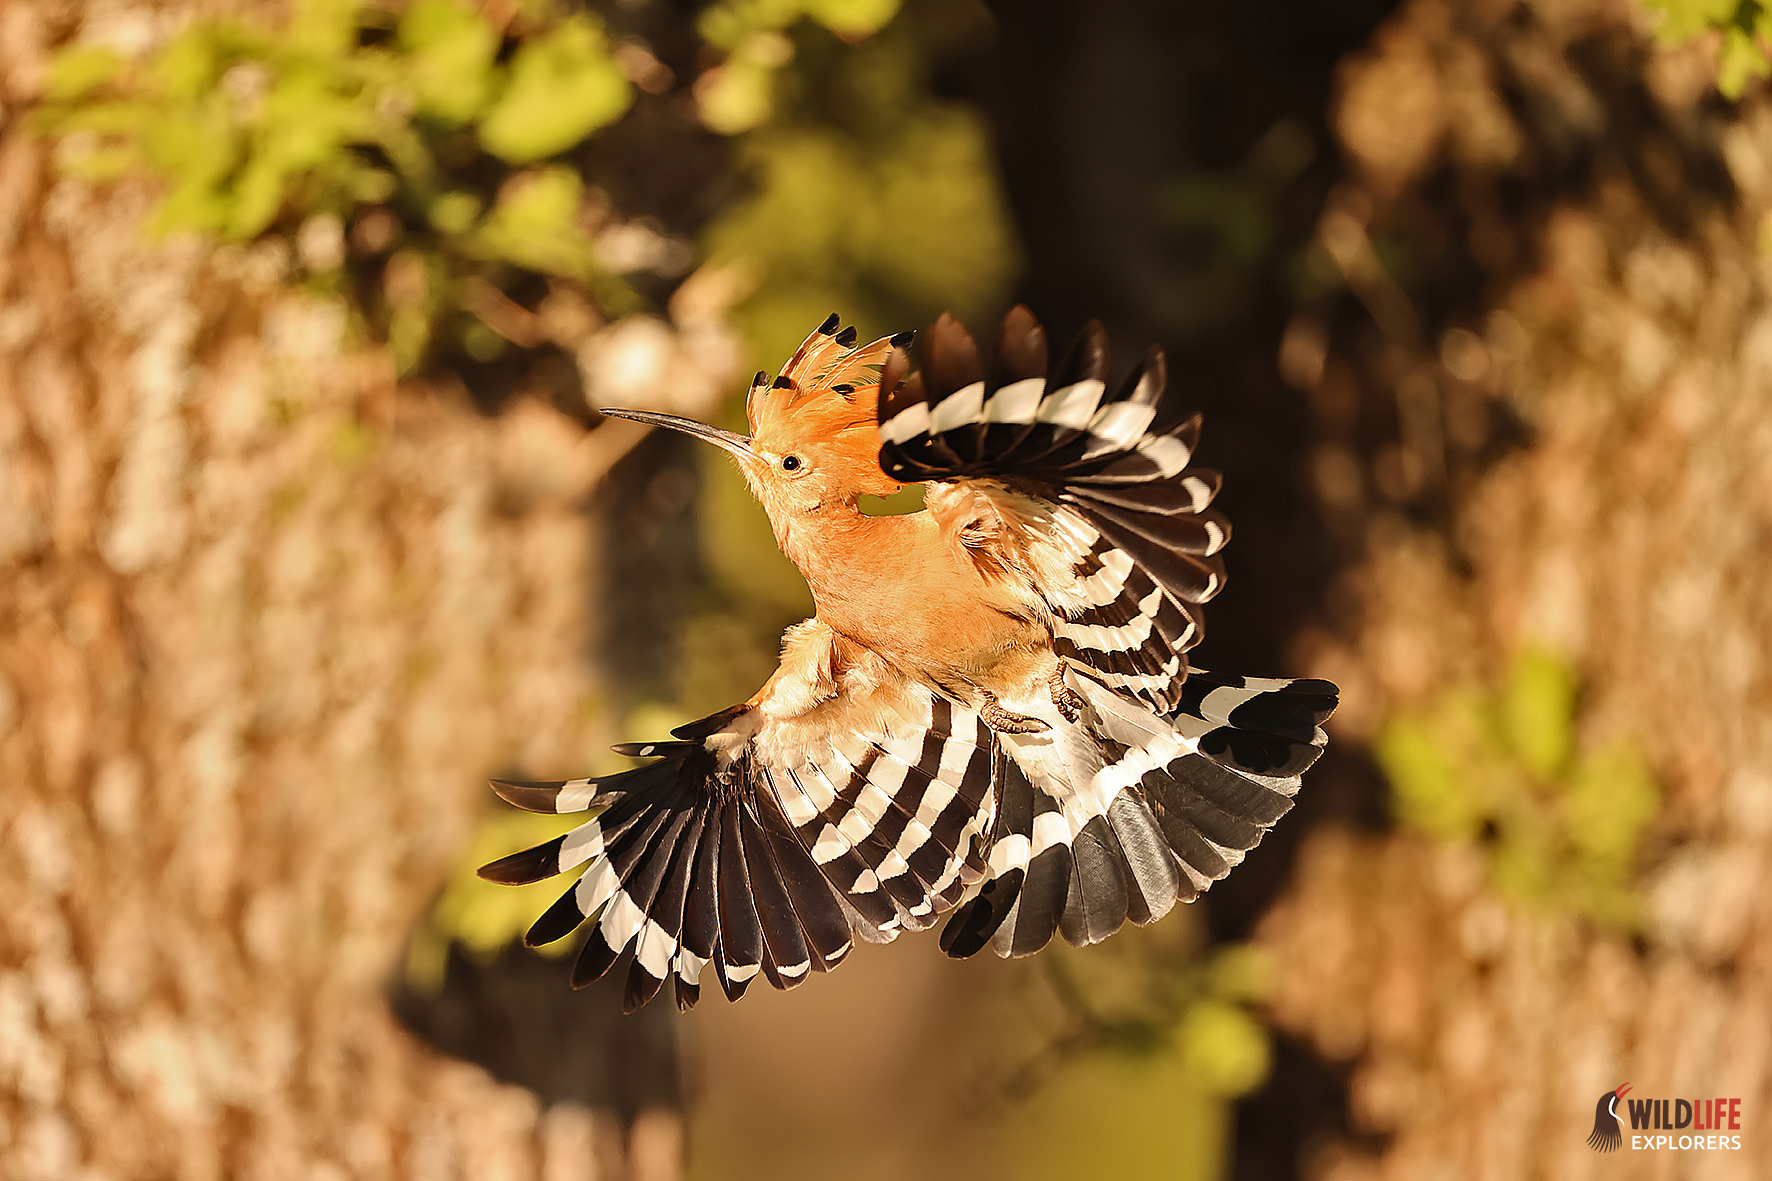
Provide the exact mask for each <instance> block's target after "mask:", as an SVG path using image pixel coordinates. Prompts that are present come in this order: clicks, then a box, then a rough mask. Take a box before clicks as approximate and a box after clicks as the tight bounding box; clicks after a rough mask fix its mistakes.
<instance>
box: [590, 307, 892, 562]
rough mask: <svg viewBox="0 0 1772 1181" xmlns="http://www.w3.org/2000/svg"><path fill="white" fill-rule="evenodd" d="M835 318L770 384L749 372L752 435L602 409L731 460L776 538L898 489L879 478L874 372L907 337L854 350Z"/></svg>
mask: <svg viewBox="0 0 1772 1181" xmlns="http://www.w3.org/2000/svg"><path fill="white" fill-rule="evenodd" d="M840 324H841V321H840V320H839V319H838V317H837V315H836V313H834V312H833V313H832V314H831V316H830V318H829V319H827V320H826V321H825V322H824V323H823V324H821V325H819V326H818V328H817V329H816V330H814V331H813V333H812V335H811V336H808V337H807V338H806V340H805V342H804V343H802V344H801V345H800V347H799V348H798V349H796V350H795V351H794V355H793V356H792V357H790V358H788V363H787V364H786V365H784V366H782V370H781V374H780V375H779V376H777V377H775V378H774V379H773V380H771V378H770V377H769V375H768V374H767V373H758V374H757V376H756V378H755V380H753V381H752V382H751V390H750V393H749V394H748V395H747V396H746V398H745V411H746V414H747V416H748V417H749V418H750V423H751V435H750V436H749V437H748V438H747V437H746V436H744V435H739V434H734V433H733V432H731V431H723V430H720V429H718V428H716V427H711V426H707V425H705V424H702V423H698V422H691V421H689V420H688V419H683V418H675V417H673V416H671V415H667V414H653V413H650V412H647V411H638V410H605V411H604V413H605V414H609V415H611V416H613V417H616V418H632V419H636V420H638V421H640V422H648V423H653V424H655V425H658V426H667V427H671V428H673V429H676V430H681V431H687V432H688V433H690V434H693V435H697V436H699V437H701V438H703V439H706V440H708V441H709V442H711V443H714V444H716V445H718V446H720V447H723V448H725V449H726V450H727V451H728V452H730V453H731V454H732V455H733V457H734V458H735V459H737V460H738V464H739V467H740V468H741V469H742V470H743V471H744V474H745V479H746V481H747V482H748V483H749V484H750V486H751V491H753V492H754V493H756V495H757V499H758V500H760V501H762V502H763V507H764V509H765V510H766V511H767V512H768V513H769V518H770V520H771V521H772V522H773V523H774V524H775V528H776V533H777V534H778V535H781V534H782V533H783V530H784V529H785V528H786V527H787V526H788V525H789V524H790V523H791V522H793V521H795V520H797V519H802V518H804V517H805V516H806V515H808V514H812V513H817V512H820V511H821V510H837V511H842V510H847V511H851V512H852V511H855V504H856V500H857V498H858V497H860V496H863V495H869V496H890V495H891V494H892V493H894V492H896V491H898V490H899V488H900V487H901V485H900V484H899V483H898V482H897V481H896V480H894V479H892V478H891V477H890V476H888V475H887V474H886V473H885V472H883V471H881V470H880V436H879V427H878V423H877V415H876V411H877V407H878V405H879V399H880V369H881V366H883V365H884V364H885V363H886V360H887V358H888V357H890V356H891V355H892V352H893V350H894V349H902V348H904V347H905V346H907V345H908V344H909V343H910V340H911V334H910V333H908V332H905V333H900V334H898V335H896V336H889V337H883V338H881V339H880V340H876V341H874V342H872V343H871V344H866V345H862V344H858V343H857V334H856V330H855V329H854V328H853V327H850V328H841V327H840Z"/></svg>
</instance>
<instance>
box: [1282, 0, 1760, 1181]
mask: <svg viewBox="0 0 1772 1181" xmlns="http://www.w3.org/2000/svg"><path fill="white" fill-rule="evenodd" d="M1648 23H1649V22H1648V17H1647V15H1646V13H1645V11H1644V10H1643V9H1641V8H1639V7H1637V6H1636V5H1634V4H1626V3H1565V2H1561V0H1537V2H1533V3H1527V4H1521V5H1506V4H1504V5H1477V4H1460V3H1452V2H1448V0H1411V2H1410V3H1408V4H1407V5H1405V6H1404V8H1403V9H1402V10H1401V11H1399V12H1398V13H1397V14H1396V15H1395V16H1394V17H1393V18H1392V19H1391V20H1390V21H1388V22H1387V23H1386V25H1385V26H1384V27H1383V28H1382V29H1381V30H1380V31H1379V32H1378V34H1377V35H1376V36H1375V37H1374V38H1373V40H1372V43H1371V45H1370V46H1369V47H1368V48H1367V49H1366V50H1365V51H1364V52H1362V53H1360V54H1358V55H1356V56H1355V57H1353V58H1352V59H1351V60H1350V61H1349V62H1348V63H1347V64H1346V65H1345V66H1344V68H1343V71H1342V73H1341V77H1340V87H1339V94H1338V98H1337V103H1336V107H1335V111H1334V116H1335V127H1336V130H1337V134H1338V139H1339V141H1340V144H1341V146H1342V148H1343V149H1344V151H1345V153H1346V156H1347V159H1348V165H1349V176H1348V178H1347V180H1346V181H1345V182H1344V183H1343V184H1342V185H1341V186H1340V187H1339V188H1337V189H1336V190H1335V192H1334V193H1333V194H1332V195H1331V197H1330V199H1329V200H1328V202H1327V204H1326V207H1325V211H1324V214H1323V216H1322V219H1321V221H1320V223H1319V231H1318V241H1319V242H1320V244H1321V247H1322V250H1323V252H1324V254H1325V255H1327V256H1328V257H1329V258H1331V259H1332V260H1333V262H1334V263H1335V264H1336V266H1337V268H1338V269H1339V270H1340V272H1341V273H1342V275H1343V276H1344V278H1345V281H1346V283H1347V285H1348V287H1349V289H1350V290H1351V291H1352V292H1353V293H1354V294H1355V295H1356V296H1357V298H1358V299H1359V300H1360V301H1361V303H1362V304H1363V305H1364V308H1363V310H1364V313H1365V314H1364V315H1363V316H1361V317H1357V318H1356V319H1358V320H1359V324H1358V326H1357V327H1350V326H1349V325H1350V320H1349V317H1348V316H1347V315H1346V314H1345V310H1344V313H1343V315H1342V318H1341V319H1340V321H1339V326H1338V324H1337V321H1335V320H1333V319H1330V318H1325V317H1324V316H1323V315H1322V312H1323V309H1322V308H1321V307H1318V308H1313V309H1310V310H1307V311H1306V312H1304V313H1302V314H1301V315H1300V317H1299V318H1298V319H1297V320H1295V321H1294V324H1293V326H1292V327H1291V328H1290V329H1289V331H1288V343H1287V345H1286V346H1285V347H1284V348H1283V349H1282V357H1281V361H1282V367H1283V368H1289V369H1290V372H1291V376H1292V377H1293V378H1294V379H1295V380H1296V381H1297V382H1298V384H1299V385H1300V387H1301V388H1303V389H1304V390H1305V391H1306V392H1307V393H1308V396H1309V398H1310V402H1311V409H1312V413H1313V415H1314V417H1315V420H1316V423H1317V428H1318V430H1319V432H1320V436H1319V442H1318V444H1317V448H1316V451H1315V452H1314V454H1313V455H1312V456H1311V458H1310V464H1311V466H1310V470H1311V472H1312V475H1313V477H1314V480H1315V483H1316V491H1317V495H1318V497H1319V500H1320V502H1321V503H1323V504H1324V505H1325V506H1326V515H1327V516H1328V518H1329V520H1330V523H1331V527H1332V528H1333V529H1334V530H1335V531H1336V532H1337V534H1338V535H1339V536H1340V537H1342V538H1344V539H1346V540H1347V541H1348V542H1349V543H1350V544H1352V545H1354V546H1357V547H1358V558H1357V561H1356V562H1355V563H1354V564H1353V565H1352V566H1351V568H1350V569H1349V570H1348V571H1347V572H1346V573H1345V574H1344V575H1343V576H1342V577H1341V579H1340V582H1339V584H1338V586H1337V587H1336V588H1335V589H1334V590H1332V592H1331V595H1330V601H1331V602H1335V603H1338V604H1343V605H1345V607H1344V610H1342V611H1340V612H1338V613H1337V614H1336V615H1335V616H1334V617H1332V618H1329V619H1327V620H1326V621H1325V622H1324V623H1323V624H1321V625H1320V626H1318V627H1315V628H1313V629H1310V630H1309V631H1307V633H1306V635H1305V636H1304V638H1303V639H1302V640H1301V643H1300V651H1301V653H1302V654H1303V655H1304V656H1305V659H1306V660H1307V662H1308V664H1309V666H1310V668H1311V670H1312V671H1315V672H1319V673H1321V674H1322V675H1326V676H1333V677H1335V678H1336V679H1337V680H1339V681H1340V682H1341V684H1342V686H1343V694H1344V696H1343V701H1344V703H1345V704H1344V706H1343V709H1342V712H1341V713H1340V715H1339V716H1338V718H1337V725H1338V733H1337V740H1338V741H1341V742H1349V741H1359V740H1369V739H1371V738H1373V737H1374V736H1375V734H1376V733H1377V732H1378V728H1379V727H1380V725H1381V724H1382V723H1383V722H1384V720H1385V719H1386V717H1387V716H1389V715H1390V714H1392V713H1393V711H1395V710H1398V709H1402V708H1409V707H1414V706H1419V705H1421V704H1423V703H1424V702H1431V701H1433V700H1434V699H1436V698H1437V697H1440V696H1441V695H1443V694H1444V693H1445V692H1446V690H1447V688H1448V687H1451V686H1457V685H1461V684H1470V683H1474V684H1483V683H1494V682H1495V681H1496V680H1497V679H1498V678H1499V677H1500V676H1501V675H1502V673H1503V671H1504V669H1505V667H1506V665H1507V662H1508V660H1509V659H1510V657H1511V656H1512V655H1513V654H1514V653H1517V652H1519V651H1521V650H1522V649H1524V648H1528V647H1535V648H1540V649H1548V650H1550V651H1552V652H1555V653H1557V654H1558V655H1559V656H1560V657H1562V658H1563V659H1565V660H1567V661H1568V662H1569V663H1570V664H1571V665H1572V667H1573V668H1574V669H1575V670H1577V671H1578V673H1579V675H1580V678H1581V689H1582V691H1581V697H1580V701H1579V708H1578V711H1577V714H1576V720H1577V739H1578V741H1580V742H1583V743H1587V744H1594V745H1598V744H1604V743H1606V742H1610V741H1616V740H1619V739H1625V740H1628V741H1630V742H1632V743H1634V744H1636V745H1637V746H1638V747H1639V748H1640V749H1641V750H1642V751H1643V752H1644V754H1645V755H1646V756H1647V758H1648V761H1649V764H1650V765H1651V767H1652V769H1653V772H1654V774H1655V776H1656V778H1657V779H1658V781H1659V782H1660V784H1661V787H1662V791H1663V806H1662V810H1661V812H1660V814H1659V816H1658V817H1657V819H1656V820H1655V822H1654V824H1653V826H1652V828H1651V830H1650V834H1649V837H1648V840H1647V842H1646V844H1645V846H1644V848H1643V851H1642V865H1641V868H1642V873H1643V877H1642V879H1641V882H1640V896H1641V899H1642V903H1643V910H1644V925H1643V927H1642V929H1641V931H1640V932H1638V933H1637V934H1636V935H1635V936H1634V937H1628V936H1626V935H1622V934H1612V933H1607V932H1606V931H1605V930H1604V929H1602V928H1598V927H1596V926H1595V925H1593V924H1592V923H1589V922H1586V921H1584V920H1582V919H1581V918H1580V917H1579V916H1577V915H1574V914H1569V913H1559V912H1557V911H1555V910H1548V909H1545V908H1543V907H1534V906H1532V905H1529V904H1523V903H1520V902H1518V901H1516V900H1513V899H1511V898H1509V897H1508V896H1506V895H1503V894H1500V893H1498V892H1497V890H1496V888H1495V887H1494V885H1493V880H1492V878H1491V877H1490V875H1489V873H1488V871H1487V869H1486V860H1487V854H1486V853H1485V851H1484V849H1483V847H1482V845H1481V844H1480V843H1478V844H1464V843H1457V844H1446V843H1436V842H1433V841H1430V840H1428V839H1427V838H1425V837H1423V836H1420V835H1416V834H1413V833H1406V832H1398V833H1393V834H1390V835H1373V834H1370V833H1368V834H1360V833H1356V832H1354V831H1351V830H1349V829H1347V828H1345V827H1331V828H1329V829H1327V830H1319V831H1317V832H1315V833H1314V834H1312V835H1311V836H1309V837H1308V838H1307V839H1306V842H1305V845H1304V847H1303V849H1302V851H1301V852H1300V854H1299V856H1298V859H1297V862H1296V865H1295V867H1294V873H1293V877H1292V880H1291V882H1290V885H1289V887H1288V889H1287V891H1286V894H1285V896H1284V897H1283V899H1282V900H1281V901H1280V903H1279V904H1278V906H1277V907H1276V908H1275V909H1274V910H1273V911H1272V912H1270V914H1269V915H1268V916H1267V917H1266V919H1265V921H1264V922H1263V924H1262V926H1261V928H1260V930H1261V938H1262V940H1263V942H1265V943H1266V945H1267V946H1268V947H1269V948H1271V949H1272V951H1273V952H1274V954H1275V955H1276V957H1277V958H1278V961H1279V963H1280V964H1281V965H1282V970H1281V972H1280V973H1279V980H1280V985H1279V991H1278V994H1277V996H1276V997H1275V999H1274V1014H1275V1017H1276V1020H1277V1022H1278V1024H1279V1025H1280V1027H1281V1028H1282V1029H1285V1030H1287V1031H1290V1032H1291V1033H1292V1034H1294V1035H1297V1036H1299V1037H1300V1038H1302V1039H1304V1040H1305V1042H1307V1043H1308V1044H1309V1045H1310V1046H1311V1047H1313V1048H1314V1049H1315V1051H1316V1052H1317V1053H1319V1054H1320V1055H1322V1056H1323V1057H1324V1058H1326V1059H1329V1060H1331V1061H1333V1062H1338V1063H1347V1064H1349V1066H1350V1068H1351V1074H1350V1080H1349V1089H1348V1109H1347V1112H1346V1113H1345V1120H1346V1125H1347V1127H1348V1128H1349V1129H1350V1130H1351V1131H1352V1132H1353V1133H1354V1135H1353V1136H1351V1137H1350V1136H1334V1135H1331V1136H1327V1137H1323V1138H1319V1139H1318V1140H1317V1141H1316V1142H1315V1144H1313V1145H1311V1146H1309V1150H1308V1152H1307V1155H1306V1158H1305V1161H1304V1164H1305V1171H1306V1173H1307V1174H1308V1175H1310V1176H1314V1177H1324V1178H1337V1179H1350V1181H1351V1179H1354V1178H1379V1177H1383V1178H1416V1177H1424V1176H1459V1177H1470V1178H1488V1177H1492V1178H1534V1177H1543V1178H1575V1177H1585V1176H1599V1175H1604V1176H1608V1177H1611V1176H1630V1177H1650V1176H1655V1177H1673V1176H1694V1177H1697V1176H1702V1177H1705V1178H1722V1177H1749V1176H1764V1175H1765V1168H1766V1162H1767V1160H1768V1154H1769V1153H1772V1140H1769V1139H1768V1136H1769V1135H1772V1133H1768V1131H1767V1130H1766V1129H1765V1127H1764V1114H1763V1113H1765V1112H1766V1111H1767V1110H1768V1106H1769V1104H1772V1011H1769V1010H1768V1008H1767V1005H1766V998H1767V996H1768V995H1772V875H1769V872H1768V867H1769V866H1772V664H1769V663H1768V659H1767V657H1768V639H1767V637H1768V636H1772V595H1769V594H1768V593H1767V589H1766V587H1767V579H1768V573H1769V563H1772V556H1769V555H1772V551H1769V550H1768V547H1767V539H1768V538H1769V537H1772V400H1769V396H1772V312H1769V304H1772V301H1769V299H1768V296H1769V295H1772V265H1769V263H1768V258H1767V255H1766V252H1765V242H1766V238H1765V233H1764V231H1765V227H1766V226H1767V225H1768V224H1769V223H1768V221H1767V218H1768V216H1769V215H1772V109H1769V108H1768V106H1767V104H1766V102H1765V99H1764V94H1763V92H1762V93H1760V94H1757V95H1755V96H1753V97H1752V98H1750V100H1749V101H1747V102H1745V103H1743V104H1741V105H1740V106H1739V107H1737V106H1733V105H1730V104H1725V103H1723V102H1722V101H1721V100H1720V99H1718V98H1717V97H1716V96H1715V94H1714V92H1713V91H1712V89H1711V83H1712V81H1713V80H1714V78H1715V66H1714V61H1713V58H1712V56H1711V46H1709V45H1704V46H1700V47H1698V48H1695V49H1690V50H1684V51H1680V52H1670V51H1666V50H1661V49H1658V48H1657V47H1655V46H1654V45H1653V43H1652V42H1650V41H1649V39H1648V37H1647V35H1646V30H1647V27H1648ZM1387 402H1389V403H1391V405H1390V406H1389V407H1387V406H1386V403H1387ZM1387 420H1388V422H1390V423H1392V424H1394V425H1393V426H1392V427H1391V428H1390V429H1391V430H1392V431H1394V434H1392V435H1391V437H1390V440H1389V441H1386V442H1376V441H1375V434H1374V428H1373V425H1372V424H1373V423H1374V422H1375V421H1387ZM1505 423H1511V424H1512V426H1511V427H1510V428H1508V429H1506V430H1503V429H1499V428H1500V424H1505ZM1546 806H1551V805H1548V804H1547V805H1546ZM1589 822H1591V823H1594V824H1603V823H1606V822H1607V817H1605V816H1598V817H1593V818H1590V821H1589ZM1626 1082H1629V1083H1632V1084H1633V1085H1634V1088H1635V1089H1634V1091H1633V1097H1642V1096H1653V1097H1672V1096H1685V1097H1688V1098H1690V1097H1692V1096H1704V1097H1711V1096H1718V1095H1722V1096H1734V1097H1738V1098H1740V1099H1741V1100H1742V1103H1741V1109H1742V1111H1743V1112H1750V1113H1753V1114H1752V1115H1751V1116H1749V1117H1746V1118H1744V1120H1743V1123H1742V1128H1741V1130H1740V1134H1741V1136H1742V1142H1741V1143H1742V1147H1741V1150H1740V1151H1736V1152H1722V1151H1701V1152H1672V1153H1670V1152H1631V1151H1630V1150H1629V1145H1628V1143H1627V1145H1626V1150H1625V1151H1623V1152H1620V1153H1617V1154H1614V1155H1613V1156H1612V1157H1603V1156H1601V1155H1600V1154H1599V1153H1597V1152H1595V1151H1593V1150H1592V1149H1590V1148H1589V1147H1588V1146H1587V1145H1586V1144H1585V1143H1584V1141H1585V1139H1586V1137H1587V1135H1588V1133H1589V1131H1590V1130H1591V1129H1592V1127H1593V1120H1594V1107H1595V1102H1596V1100H1597V1099H1598V1098H1599V1097H1601V1096H1603V1095H1604V1093H1605V1092H1607V1091H1609V1090H1612V1089H1613V1088H1615V1087H1617V1086H1619V1085H1620V1084H1623V1083H1626ZM1621 1110H1622V1105H1621ZM1690 1131H1691V1129H1688V1132H1690ZM1625 1134H1626V1136H1627V1137H1628V1136H1629V1134H1630V1133H1629V1128H1628V1126H1627V1128H1626V1131H1625Z"/></svg>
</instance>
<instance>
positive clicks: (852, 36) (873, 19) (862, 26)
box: [806, 0, 900, 41]
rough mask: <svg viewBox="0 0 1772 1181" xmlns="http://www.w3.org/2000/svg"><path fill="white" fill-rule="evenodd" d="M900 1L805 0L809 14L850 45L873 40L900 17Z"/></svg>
mask: <svg viewBox="0 0 1772 1181" xmlns="http://www.w3.org/2000/svg"><path fill="white" fill-rule="evenodd" d="M899 3H900V0H806V14H807V15H808V16H810V17H811V18H812V19H813V20H815V21H817V22H818V23H819V24H821V25H823V26H824V27H825V28H827V29H829V30H830V31H831V32H833V33H835V34H837V36H839V37H842V38H844V39H845V40H848V41H856V40H860V39H861V38H863V37H867V36H871V35H872V34H874V33H877V32H879V31H880V30H881V29H883V28H885V27H886V24H887V22H889V21H890V20H891V19H892V18H893V17H895V16H897V15H898V9H899Z"/></svg>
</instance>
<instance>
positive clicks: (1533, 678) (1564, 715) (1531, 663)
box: [1500, 649, 1575, 777]
mask: <svg viewBox="0 0 1772 1181" xmlns="http://www.w3.org/2000/svg"><path fill="white" fill-rule="evenodd" d="M1500 708H1501V722H1502V728H1503V732H1504V733H1505V735H1506V737H1507V740H1508V743H1509V745H1510V746H1511V747H1512V748H1513V750H1514V753H1516V754H1517V755H1519V757H1520V761H1521V762H1523V763H1524V764H1525V765H1526V766H1527V767H1528V768H1529V769H1530V770H1531V771H1532V772H1533V773H1534V774H1536V775H1540V776H1545V777H1548V776H1550V775H1552V774H1554V773H1555V772H1556V770H1557V769H1558V768H1559V767H1561V766H1563V764H1564V763H1565V762H1566V761H1567V760H1568V758H1569V750H1570V746H1571V744H1572V743H1573V741H1574V722H1575V672H1574V670H1573V669H1571V668H1570V667H1569V665H1568V664H1567V662H1565V661H1563V660H1562V659H1560V658H1559V657H1557V656H1554V655H1552V654H1551V653H1548V652H1544V651H1540V650H1536V649H1534V650H1528V651H1525V652H1522V653H1520V654H1519V655H1518V656H1516V657H1515V658H1514V662H1513V667H1512V668H1511V669H1509V671H1508V680H1507V686H1506V689H1505V690H1504V691H1503V693H1502V696H1501V700H1500Z"/></svg>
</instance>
